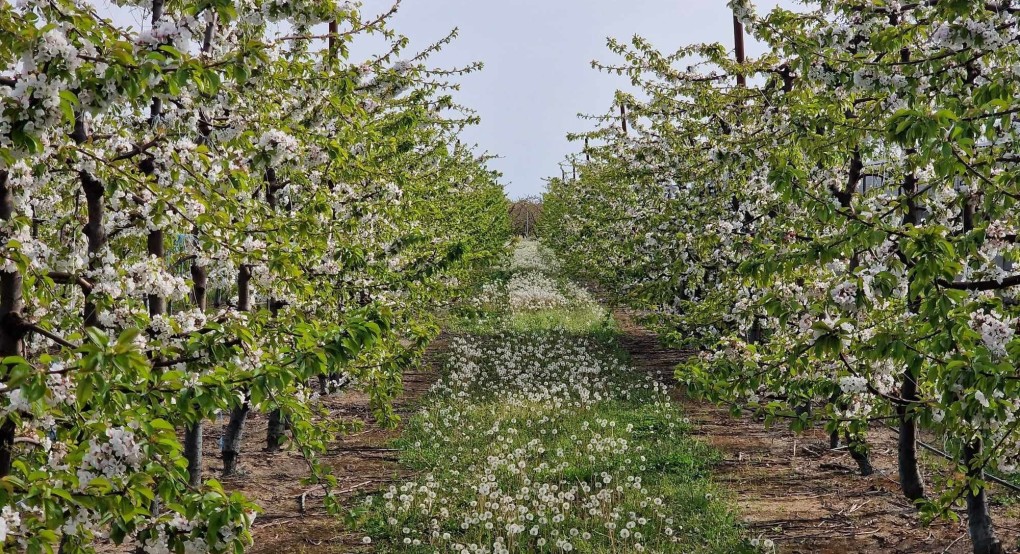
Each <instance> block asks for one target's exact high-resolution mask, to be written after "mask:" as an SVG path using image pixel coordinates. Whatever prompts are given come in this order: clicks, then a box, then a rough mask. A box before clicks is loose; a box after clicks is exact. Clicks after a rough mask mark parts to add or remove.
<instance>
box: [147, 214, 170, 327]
mask: <svg viewBox="0 0 1020 554" xmlns="http://www.w3.org/2000/svg"><path fill="white" fill-rule="evenodd" d="M146 242H147V247H148V252H149V256H150V257H156V258H159V259H161V260H162V259H163V255H164V251H163V231H162V230H157V231H149V236H148V239H147V241H146ZM148 302H149V317H156V316H159V315H163V314H165V313H166V298H164V297H162V296H160V295H158V294H150V295H148Z"/></svg>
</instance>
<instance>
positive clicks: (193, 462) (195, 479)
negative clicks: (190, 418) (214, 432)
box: [184, 421, 202, 487]
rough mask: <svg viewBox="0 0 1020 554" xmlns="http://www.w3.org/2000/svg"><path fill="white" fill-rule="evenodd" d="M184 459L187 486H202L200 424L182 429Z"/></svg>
mask: <svg viewBox="0 0 1020 554" xmlns="http://www.w3.org/2000/svg"><path fill="white" fill-rule="evenodd" d="M184 459H185V460H187V461H188V484H190V485H191V486H193V487H197V486H199V485H201V484H202V422H201V421H199V422H196V423H195V424H194V425H191V426H189V427H187V428H185V429H184Z"/></svg>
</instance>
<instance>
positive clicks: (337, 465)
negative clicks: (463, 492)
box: [203, 336, 447, 554]
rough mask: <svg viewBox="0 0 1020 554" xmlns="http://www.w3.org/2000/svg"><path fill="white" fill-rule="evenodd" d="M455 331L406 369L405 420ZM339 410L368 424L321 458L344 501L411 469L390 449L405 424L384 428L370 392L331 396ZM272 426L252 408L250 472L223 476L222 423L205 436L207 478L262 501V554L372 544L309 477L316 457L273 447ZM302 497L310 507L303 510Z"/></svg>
mask: <svg viewBox="0 0 1020 554" xmlns="http://www.w3.org/2000/svg"><path fill="white" fill-rule="evenodd" d="M446 344H447V337H446V336H440V337H439V338H438V339H437V340H435V341H434V342H433V344H432V345H431V346H430V347H429V349H428V351H427V352H426V356H425V363H424V364H423V366H422V367H421V368H420V369H418V370H416V371H411V372H406V373H404V391H403V394H402V395H401V396H400V397H399V398H398V399H397V400H396V402H395V409H396V411H397V413H398V414H399V415H400V417H401V419H402V420H406V418H407V417H409V416H410V415H412V414H414V413H415V412H416V411H417V409H418V405H419V403H420V400H421V398H422V396H423V395H424V394H425V393H426V392H427V391H428V389H429V388H430V387H431V386H432V384H433V383H434V382H435V381H436V379H438V375H439V364H440V361H439V358H440V356H441V354H442V352H443V351H444V350H445V348H446ZM325 405H326V407H327V408H328V409H329V411H330V413H331V415H332V417H335V418H342V419H343V420H345V421H350V420H353V419H360V420H363V421H364V422H365V425H364V427H363V428H362V430H361V431H359V432H356V433H353V434H351V435H348V436H343V437H338V439H337V441H336V442H335V444H333V445H331V446H330V448H329V451H328V452H327V453H326V454H324V455H322V456H321V457H320V461H321V462H322V463H324V464H325V465H328V466H329V467H331V468H332V471H333V474H334V475H335V476H336V477H337V480H338V485H339V496H340V498H341V499H342V500H351V499H352V498H354V497H356V496H360V495H362V494H365V493H370V492H373V491H375V490H378V489H380V488H383V487H386V486H388V485H389V484H390V483H391V482H394V481H398V480H401V479H402V478H403V477H406V473H407V470H405V469H403V468H401V466H400V465H399V464H398V463H397V455H398V452H397V451H395V450H393V449H391V448H389V444H390V442H391V441H392V440H393V439H395V438H396V437H397V436H399V434H400V428H399V427H398V428H396V429H384V428H382V427H380V426H379V425H378V424H377V423H376V422H375V420H374V419H373V418H372V414H371V410H370V409H369V404H368V398H367V397H366V396H365V395H364V394H361V393H353V392H344V393H341V394H337V395H335V396H331V397H329V398H327V399H326V400H325ZM267 427H268V418H267V416H266V414H251V415H250V416H249V419H248V423H247V425H246V426H245V437H244V439H245V440H244V449H243V451H242V454H241V458H240V465H241V470H242V473H241V475H239V476H237V477H229V478H221V477H220V473H221V471H222V468H223V461H222V459H221V458H220V456H219V451H220V450H219V440H220V436H221V435H222V426H219V425H214V424H211V423H210V424H207V431H206V434H205V437H204V442H205V454H206V457H205V460H204V462H205V463H204V464H203V466H204V467H203V469H204V472H203V473H204V478H207V479H208V478H211V477H215V478H217V479H221V481H222V482H223V485H224V487H225V488H227V489H228V490H233V491H239V492H242V493H244V494H245V495H246V496H247V497H248V498H249V499H250V500H252V501H253V502H255V503H257V504H258V505H259V506H261V507H262V509H263V513H261V514H260V515H259V516H258V517H257V518H256V520H255V525H254V528H253V534H254V537H255V546H253V547H252V548H250V549H249V550H248V552H251V553H254V554H277V553H280V552H288V553H307V554H327V553H330V554H332V553H339V552H352V551H371V548H370V547H369V548H368V549H367V550H365V547H364V545H362V543H361V538H362V536H361V535H354V534H351V533H345V532H343V530H342V526H341V522H340V521H339V520H338V519H337V517H336V516H332V515H330V514H328V513H327V512H326V509H325V506H324V503H323V498H324V493H323V490H322V488H321V487H320V486H312V485H310V484H307V485H306V484H302V480H303V479H305V478H307V477H308V476H309V468H308V464H307V463H306V462H305V460H304V459H303V458H302V456H301V454H300V452H296V451H292V450H289V449H286V447H285V448H284V450H282V451H279V452H274V453H268V452H265V450H264V448H265V444H266V443H265V437H266V430H267ZM302 497H303V498H304V509H303V510H302V506H301V504H302V500H301V499H302Z"/></svg>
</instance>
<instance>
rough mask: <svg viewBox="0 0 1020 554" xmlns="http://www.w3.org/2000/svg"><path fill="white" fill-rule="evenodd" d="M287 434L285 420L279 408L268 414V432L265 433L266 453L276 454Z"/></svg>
mask: <svg viewBox="0 0 1020 554" xmlns="http://www.w3.org/2000/svg"><path fill="white" fill-rule="evenodd" d="M286 432H287V419H286V418H285V417H283V411H282V410H280V409H279V408H277V409H275V410H273V411H272V412H270V413H269V430H268V431H266V452H277V451H278V450H280V445H282V444H283V439H284V435H285V433H286Z"/></svg>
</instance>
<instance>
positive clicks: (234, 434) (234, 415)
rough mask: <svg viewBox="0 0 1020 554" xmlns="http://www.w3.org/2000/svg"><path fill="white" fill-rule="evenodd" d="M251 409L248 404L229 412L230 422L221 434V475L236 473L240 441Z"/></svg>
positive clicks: (239, 455) (239, 454)
mask: <svg viewBox="0 0 1020 554" xmlns="http://www.w3.org/2000/svg"><path fill="white" fill-rule="evenodd" d="M250 411H251V407H250V406H249V405H248V402H245V403H244V404H243V405H241V406H238V407H237V408H234V409H233V410H231V411H230V422H229V423H227V428H226V430H225V431H224V432H223V475H225V476H230V475H234V474H235V473H237V459H238V458H240V457H241V440H242V439H243V437H244V424H245V421H247V419H248V412H250Z"/></svg>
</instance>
